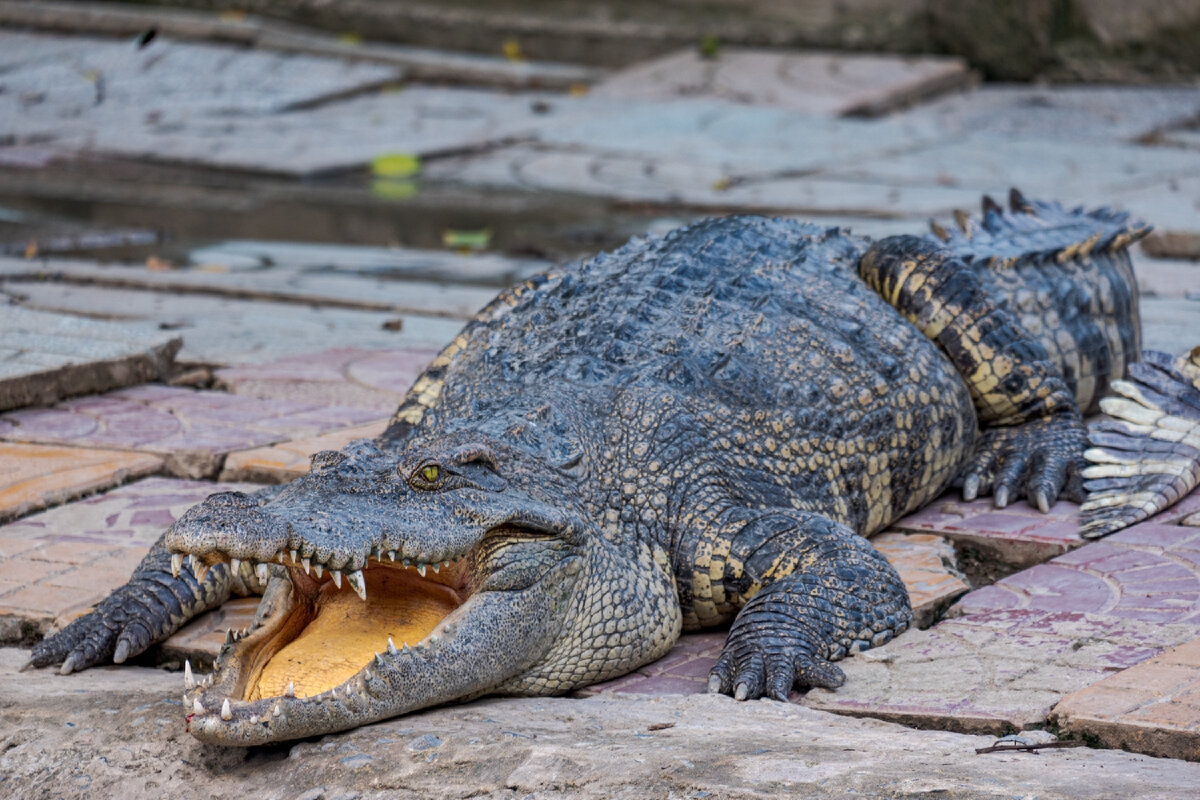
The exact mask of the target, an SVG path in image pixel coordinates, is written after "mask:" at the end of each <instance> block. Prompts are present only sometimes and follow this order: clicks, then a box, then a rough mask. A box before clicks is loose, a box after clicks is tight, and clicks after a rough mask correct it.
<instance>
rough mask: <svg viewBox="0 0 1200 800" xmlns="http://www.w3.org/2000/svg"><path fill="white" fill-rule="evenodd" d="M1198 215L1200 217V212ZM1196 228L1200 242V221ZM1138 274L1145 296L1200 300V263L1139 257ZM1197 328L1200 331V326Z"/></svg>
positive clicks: (1137, 263) (1136, 261)
mask: <svg viewBox="0 0 1200 800" xmlns="http://www.w3.org/2000/svg"><path fill="white" fill-rule="evenodd" d="M1197 213H1198V214H1200V210H1198V211H1197ZM1196 227H1197V232H1196V236H1197V238H1198V241H1200V222H1197V223H1196ZM1148 249H1152V248H1148ZM1134 272H1135V273H1136V275H1137V282H1138V289H1139V290H1140V291H1141V293H1142V297H1165V298H1180V299H1185V300H1200V262H1197V261H1184V260H1182V259H1169V258H1139V259H1136V260H1135V261H1134ZM1151 324H1153V322H1151ZM1197 328H1198V330H1200V325H1198V326H1197Z"/></svg>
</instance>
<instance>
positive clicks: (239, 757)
mask: <svg viewBox="0 0 1200 800" xmlns="http://www.w3.org/2000/svg"><path fill="white" fill-rule="evenodd" d="M27 657H28V651H24V650H18V649H15V648H7V649H2V650H0V692H3V695H4V697H5V698H6V702H5V705H4V707H3V708H0V731H3V733H2V734H0V742H3V746H2V748H0V776H3V777H2V778H0V780H3V781H4V782H3V783H0V792H8V793H11V791H12V790H10V788H9V787H12V789H15V790H16V791H17V792H18V794H20V795H23V796H38V797H40V796H50V795H63V796H67V797H82V796H84V795H85V794H91V795H93V796H103V795H108V794H112V795H119V796H121V797H123V798H128V800H140V798H155V799H156V800H157V798H161V797H162V796H163V793H164V792H167V793H174V794H181V795H188V796H197V795H199V796H204V797H210V796H211V797H225V796H228V795H230V794H235V793H239V792H240V793H247V792H249V793H255V794H258V795H262V796H264V797H276V796H278V797H287V798H292V797H304V796H307V795H311V796H313V797H317V796H321V797H327V798H335V797H342V798H348V797H361V798H371V800H376V799H377V798H378V799H379V800H381V799H382V798H384V797H395V796H404V795H412V796H414V797H463V796H468V795H470V796H478V797H484V796H494V797H504V796H506V795H511V796H516V797H524V796H527V795H529V794H534V795H535V796H536V797H546V798H565V797H568V796H570V797H576V798H586V799H588V800H590V799H591V798H605V800H608V798H622V799H624V798H637V797H646V796H657V797H669V796H680V797H693V796H697V795H699V796H709V797H722V798H731V800H750V799H751V798H759V797H795V796H804V797H814V798H823V797H839V798H841V797H846V796H848V795H849V796H864V797H870V796H895V795H897V794H898V793H904V794H909V795H918V794H922V795H924V794H928V795H935V794H936V795H937V796H939V797H944V798H947V800H999V798H1009V797H1013V796H1026V795H1035V796H1037V797H1040V798H1077V797H1138V796H1141V797H1157V798H1163V800H1185V799H1187V800H1190V797H1191V795H1192V794H1194V787H1195V786H1196V785H1197V784H1200V765H1196V764H1190V763H1187V762H1183V761H1176V760H1169V759H1155V758H1148V757H1146V756H1137V755H1133V754H1130V753H1122V752H1119V751H1110V750H1092V749H1089V748H1078V749H1069V750H1058V751H1054V752H1053V753H1043V754H1041V755H1040V756H1032V755H1030V754H1026V753H995V754H992V755H988V756H986V757H980V756H977V755H976V754H975V750H976V748H980V747H985V746H988V745H990V744H992V743H993V742H994V740H993V739H991V738H987V737H978V736H962V735H959V734H953V733H946V732H942V731H913V730H909V729H906V728H903V727H900V726H897V725H893V724H889V723H886V722H878V721H875V720H859V719H847V718H845V717H837V716H834V715H831V714H825V713H822V712H819V711H814V710H812V709H808V708H803V707H800V706H795V705H789V704H784V703H771V702H761V703H736V702H734V701H733V700H730V699H728V698H723V697H712V696H708V695H698V696H689V697H632V696H609V697H603V696H602V697H593V698H587V699H573V698H526V699H521V698H499V699H485V700H478V701H475V702H472V703H469V704H466V705H454V706H447V707H445V708H440V709H433V710H430V711H426V712H422V713H417V714H410V715H408V716H405V717H400V718H398V719H395V720H389V721H385V722H382V723H379V724H375V725H368V726H365V727H362V728H358V729H356V730H352V731H348V732H346V733H342V734H335V735H332V736H327V737H321V738H320V739H317V740H309V741H302V742H297V743H293V744H290V745H283V746H280V747H272V748H259V749H241V748H228V749H223V748H212V747H205V746H203V745H201V744H199V743H198V742H196V741H194V740H193V739H192V738H191V737H190V736H188V735H187V734H186V733H184V727H183V726H184V719H183V709H182V707H181V705H180V699H179V695H180V692H181V691H182V686H183V679H182V678H181V677H180V676H179V674H178V673H169V672H165V671H162V670H153V669H147V668H145V667H121V668H104V669H93V670H88V671H86V672H83V673H80V674H77V675H71V676H68V677H66V678H64V677H62V676H59V675H57V674H54V673H53V671H52V670H37V671H33V672H27V673H17V671H16V670H17V668H18V667H19V666H20V665H21V664H22V663H23V662H24V661H25V660H26V658H27ZM714 720H720V724H719V725H716V726H714V723H713V721H714ZM914 753H919V754H920V757H919V758H914V757H913V754H914ZM614 764H620V765H621V766H620V768H619V769H614V766H613V765H614ZM17 787H19V789H18V788H17Z"/></svg>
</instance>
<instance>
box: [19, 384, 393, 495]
mask: <svg viewBox="0 0 1200 800" xmlns="http://www.w3.org/2000/svg"><path fill="white" fill-rule="evenodd" d="M381 416H384V415H383V414H382V413H381V412H378V411H372V410H370V409H363V408H352V407H347V406H323V405H321V404H319V403H313V402H306V403H302V402H295V401H281V400H262V399H259V398H254V397H241V396H237V395H231V394H226V393H224V392H213V391H194V390H191V389H182V388H175V387H169V386H157V385H148V386H139V387H136V388H133V389H124V390H120V391H117V392H110V393H109V394H107V395H102V396H100V397H89V398H83V399H81V400H74V401H69V402H65V403H60V404H58V405H56V406H54V407H52V408H43V409H28V410H24V411H16V412H11V413H8V414H4V415H0V439H6V440H9V441H19V442H39V443H50V444H69V445H73V446H98V447H108V448H113V449H116V450H134V451H140V452H148V453H157V454H161V455H162V456H163V458H164V464H165V468H166V469H167V471H169V472H170V473H172V474H174V475H178V476H180V477H188V478H199V477H214V476H215V475H216V473H217V471H218V470H219V469H220V466H221V462H222V461H223V459H224V457H225V455H226V454H228V453H230V452H233V451H237V450H246V449H250V448H254V447H260V446H263V445H269V444H274V443H276V442H280V441H286V440H288V439H293V438H299V437H306V436H313V435H316V434H319V433H324V432H326V431H330V430H335V429H337V428H344V427H348V426H351V425H359V424H363V423H365V422H369V421H372V420H375V419H379V418H380V417H381Z"/></svg>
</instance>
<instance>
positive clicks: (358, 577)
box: [346, 570, 367, 603]
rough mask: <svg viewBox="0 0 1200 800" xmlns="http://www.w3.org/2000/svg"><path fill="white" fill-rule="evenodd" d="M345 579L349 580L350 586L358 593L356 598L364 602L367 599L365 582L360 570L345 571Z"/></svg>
mask: <svg viewBox="0 0 1200 800" xmlns="http://www.w3.org/2000/svg"><path fill="white" fill-rule="evenodd" d="M346 580H347V581H349V582H350V587H351V588H352V589H354V591H355V593H357V594H358V599H359V600H362V601H363V602H364V603H365V602H366V600H367V584H366V583H364V582H363V574H362V570H355V571H354V572H347V573H346Z"/></svg>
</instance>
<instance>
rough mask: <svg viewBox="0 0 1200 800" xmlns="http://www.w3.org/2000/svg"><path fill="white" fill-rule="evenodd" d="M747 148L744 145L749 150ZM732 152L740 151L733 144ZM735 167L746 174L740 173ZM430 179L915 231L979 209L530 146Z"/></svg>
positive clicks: (924, 195)
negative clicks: (906, 225)
mask: <svg viewBox="0 0 1200 800" xmlns="http://www.w3.org/2000/svg"><path fill="white" fill-rule="evenodd" d="M617 141H619V140H617ZM752 150H753V148H747V150H746V152H750V151H752ZM729 152H738V151H737V150H736V149H734V148H732V147H731V148H730V150H729ZM817 152H821V151H820V150H818V151H817ZM801 153H802V151H800V150H797V151H796V153H794V154H793V155H795V156H796V157H798V158H805V157H807V156H806V155H803V154H801ZM736 160H737V159H732V161H736ZM740 168H746V169H748V172H747V173H745V174H742V173H739V172H738V171H737V170H738V169H740ZM427 174H428V175H429V176H430V177H431V178H436V179H439V180H447V181H454V182H461V183H466V184H472V185H483V186H492V187H498V188H509V189H518V190H523V191H541V192H545V191H551V192H564V193H567V192H573V193H578V194H587V195H594V196H598V197H610V198H613V199H614V200H616V201H618V202H622V203H636V204H654V205H664V206H672V207H674V206H683V207H687V208H694V209H698V210H703V211H705V212H708V213H753V212H762V213H786V214H797V215H804V214H818V215H845V216H853V215H861V216H868V217H911V218H915V219H914V222H913V225H912V227H913V229H914V230H917V231H919V230H920V229H921V227H922V225H923V223H924V221H925V220H926V219H927V218H928V217H930V216H940V215H944V214H949V213H950V212H951V211H952V210H953V209H955V208H964V207H970V208H974V207H976V206H977V205H978V204H979V192H978V191H977V190H974V189H971V190H968V189H959V188H955V187H950V186H902V185H894V184H891V185H889V184H887V183H885V182H882V181H872V180H829V179H825V178H823V177H821V176H820V175H812V176H809V175H800V176H789V175H787V174H786V173H785V174H783V175H782V176H780V175H776V174H773V173H772V172H771V171H770V169H762V168H759V167H754V166H752V165H745V164H737V163H731V164H727V165H722V164H719V163H706V162H705V161H703V160H701V159H699V158H698V159H695V160H692V159H688V158H684V157H679V158H677V157H675V156H673V155H661V156H656V155H647V156H639V155H632V154H601V153H592V152H587V151H582V152H579V151H574V150H568V149H562V150H559V149H541V148H536V147H529V146H514V147H511V148H507V149H502V150H496V151H492V152H489V153H487V154H483V155H479V156H465V157H461V158H450V159H445V160H440V161H437V162H435V163H433V164H431V165H430V167H429V169H428V170H427Z"/></svg>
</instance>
